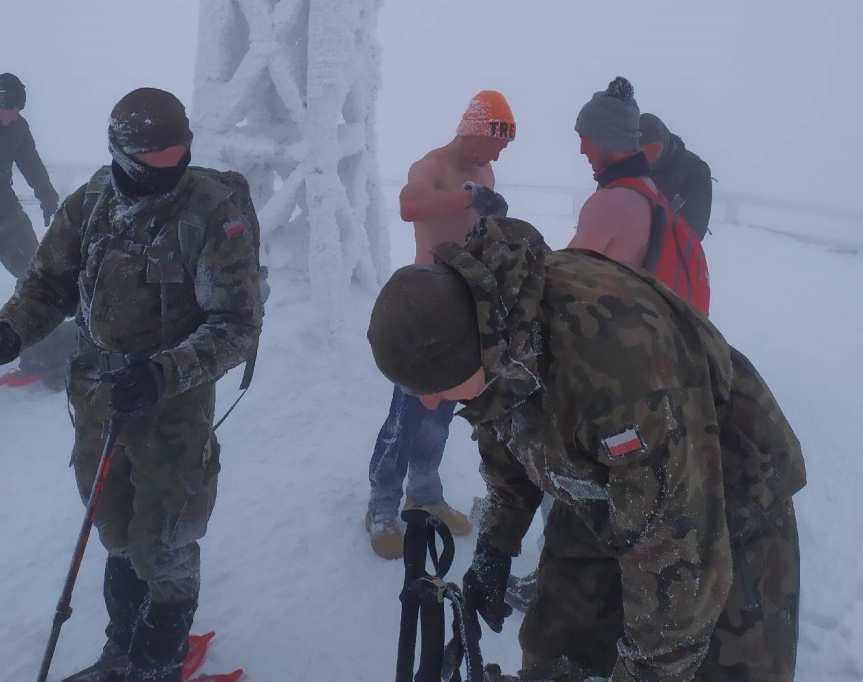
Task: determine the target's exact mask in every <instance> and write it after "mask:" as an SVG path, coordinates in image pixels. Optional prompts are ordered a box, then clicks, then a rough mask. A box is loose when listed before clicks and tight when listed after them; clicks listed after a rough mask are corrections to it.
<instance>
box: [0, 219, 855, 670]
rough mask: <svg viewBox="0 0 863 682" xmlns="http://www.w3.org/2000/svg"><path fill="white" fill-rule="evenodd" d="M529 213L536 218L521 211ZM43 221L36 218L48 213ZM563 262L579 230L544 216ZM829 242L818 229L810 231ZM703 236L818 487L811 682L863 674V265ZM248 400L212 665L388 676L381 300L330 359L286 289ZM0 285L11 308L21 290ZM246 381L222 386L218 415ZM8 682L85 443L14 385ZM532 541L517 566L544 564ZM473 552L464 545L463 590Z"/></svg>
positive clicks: (393, 607) (453, 442) (4, 429)
mask: <svg viewBox="0 0 863 682" xmlns="http://www.w3.org/2000/svg"><path fill="white" fill-rule="evenodd" d="M512 205H513V210H512V212H513V214H514V215H524V216H525V217H527V218H532V217H534V216H538V215H540V214H541V213H542V211H541V210H540V209H541V208H542V207H540V206H531V205H527V204H525V205H517V202H513V204H512ZM34 222H36V216H35V215H34ZM536 222H537V225H538V227H540V229H542V230H543V231H544V232H545V233H546V236H547V240H548V242H549V243H550V244H551V245H552V246H553V247H561V246H563V245H564V244H565V243H566V241H567V240H568V237H569V229H570V227H569V223H571V222H572V221H571V220H570V219H564V218H558V217H550V218H547V219H546V218H543V219H537V221H536ZM812 230H813V233H817V231H818V226H817V225H813V226H812ZM391 232H392V243H393V263H394V265H399V264H402V263H405V262H407V260H408V259H409V258H410V254H411V239H410V238H411V230H410V227H409V226H406V225H404V224H402V223H400V222H398V220H397V218H396V217H395V216H393V218H392V220H391ZM715 232H716V234H715V235H714V236H713V237H711V238H710V239H709V240H708V242H707V250H708V257H709V258H710V263H711V270H712V274H713V295H714V299H713V313H714V319H715V321H716V322H717V324H718V325H719V327H720V328H721V329H723V330H724V332H725V333H726V335H727V336H728V338H729V340H730V341H731V342H732V343H734V344H735V345H737V346H738V347H739V348H740V349H741V350H743V351H744V352H745V353H747V354H748V355H749V356H750V357H751V358H752V360H753V361H754V362H755V364H756V365H757V366H758V368H759V369H760V371H761V372H762V373H763V375H764V376H765V377H766V379H767V380H768V382H769V383H770V384H771V386H772V387H773V389H774V391H775V393H776V394H777V396H778V397H779V400H780V402H781V403H782V405H783V407H784V409H785V410H786V412H787V414H788V416H789V417H790V419H791V422H792V424H794V426H795V427H796V429H797V432H798V435H799V436H800V438H801V439H802V441H803V443H804V445H805V448H806V454H807V464H808V468H809V481H810V482H809V486H808V487H807V488H806V489H805V490H804V492H803V493H802V494H801V495H799V497H798V501H797V505H798V510H799V517H800V532H801V538H802V549H803V589H804V592H803V607H802V608H803V626H802V633H801V647H800V654H799V661H800V665H799V674H798V680H801V681H802V682H821V680H834V681H836V682H845V681H850V680H861V679H863V646H861V644H863V637H861V635H860V630H861V626H863V575H861V571H860V570H859V566H860V564H861V563H863V546H861V542H860V538H861V537H863V514H861V513H860V512H859V491H860V490H861V489H863V464H861V462H860V443H863V424H861V419H860V399H859V388H858V387H859V385H860V383H861V379H863V371H861V361H860V358H859V349H860V343H861V339H863V306H859V305H857V306H852V305H849V300H850V296H849V293H848V292H857V291H860V290H863V260H861V257H860V256H854V255H847V254H846V255H843V254H837V253H834V252H831V251H829V250H826V249H821V248H818V247H815V246H813V245H807V244H803V243H800V242H798V241H794V240H791V239H788V238H785V237H781V236H778V235H773V234H769V233H766V232H760V231H754V230H750V229H746V228H740V227H730V226H723V225H717V226H715ZM275 285H276V286H275V287H274V292H275V293H274V295H273V298H272V299H271V302H270V304H269V308H268V317H267V319H266V323H265V333H264V340H263V345H262V350H261V356H260V359H259V364H258V372H257V377H256V381H255V384H254V385H253V389H252V391H251V392H250V393H249V395H248V396H247V397H246V399H245V400H244V401H243V402H242V403H241V404H240V406H239V407H238V408H237V410H236V412H235V413H234V415H233V416H232V417H231V418H230V419H229V420H228V422H226V424H225V426H224V427H223V429H222V430H221V431H220V433H219V436H220V438H221V439H222V443H223V461H222V464H223V470H222V475H221V480H220V484H221V485H220V487H221V490H220V496H219V500H218V503H217V505H216V510H215V513H214V516H213V520H212V523H211V527H210V533H209V535H208V537H207V538H206V539H205V541H204V542H203V591H202V595H201V602H202V604H201V608H200V611H199V612H198V616H197V620H196V625H195V629H196V631H206V630H209V629H216V630H218V631H219V635H220V636H219V638H218V639H217V641H216V643H215V644H214V648H213V651H212V655H211V658H210V660H209V663H208V666H207V670H213V671H217V670H219V669H233V668H234V667H236V666H240V665H242V666H244V667H245V668H246V670H247V672H248V674H249V679H250V680H258V681H260V682H276V681H278V682H282V681H285V682H287V681H289V680H290V681H294V680H296V681H310V682H318V681H320V682H346V681H348V680H350V681H351V682H380V681H381V680H388V679H392V677H393V673H394V666H395V659H394V657H395V648H396V638H397V627H398V618H399V603H398V599H397V597H398V592H399V589H400V585H401V580H402V567H401V564H400V563H399V562H384V561H382V560H380V559H377V558H376V557H374V556H373V555H372V554H371V551H370V549H369V547H368V542H367V538H366V534H365V531H364V529H363V525H362V518H363V514H364V511H365V503H366V495H367V488H368V484H367V478H366V476H367V473H366V472H367V466H368V460H369V455H370V452H371V448H372V444H373V442H374V439H375V436H376V434H377V430H378V428H379V427H380V424H381V422H382V420H383V418H384V416H385V413H386V409H387V405H388V401H389V397H390V391H391V388H390V386H389V385H388V384H387V383H386V381H384V380H383V379H382V378H381V377H380V376H379V375H378V374H377V372H376V370H375V369H374V366H373V364H372V360H371V357H370V354H369V352H368V350H367V344H366V342H365V328H366V323H367V319H368V312H369V310H370V307H371V298H370V297H368V296H367V295H364V294H361V293H356V294H355V300H354V301H352V302H351V303H352V305H350V306H347V308H349V309H350V310H351V318H350V319H349V325H351V326H352V329H353V333H352V336H351V337H350V338H348V339H346V340H344V341H343V342H341V343H340V344H338V345H333V346H328V345H327V343H326V339H324V338H323V337H322V336H321V334H320V333H319V332H318V330H322V329H324V326H323V325H321V324H320V321H319V320H318V319H317V316H316V313H315V311H313V310H312V309H311V305H310V303H308V302H307V301H305V300H304V295H303V292H298V291H295V290H292V289H291V288H290V286H288V285H287V284H286V283H280V282H279V281H278V280H276V282H275ZM11 286H12V283H11V279H10V278H9V277H8V276H7V275H6V274H5V273H0V299H5V297H6V295H7V294H8V293H9V292H10V291H11ZM238 383H239V376H237V375H236V374H235V375H233V376H229V377H228V378H226V379H225V380H223V381H222V383H221V385H220V403H221V404H222V405H226V404H227V403H228V402H229V401H230V400H231V399H232V398H233V396H234V389H235V386H236V385H237V384H238ZM0 433H2V445H0V471H2V475H0V518H2V519H3V522H2V524H0V547H2V548H3V549H2V551H0V605H2V606H0V662H2V663H3V665H2V666H0V669H2V672H0V682H5V681H6V680H9V681H11V680H24V679H32V678H33V677H34V676H35V674H36V670H37V668H38V663H39V660H40V658H41V655H42V648H43V646H44V641H45V637H46V636H47V633H48V630H49V627H50V622H51V618H52V615H53V609H54V605H55V603H56V599H57V596H58V594H59V591H60V589H61V582H62V578H63V576H64V574H65V571H66V566H67V560H68V556H69V553H70V551H71V549H72V545H73V542H74V538H75V534H76V532H77V528H78V525H79V523H80V519H81V513H82V507H81V505H80V502H79V501H78V498H77V493H76V491H75V485H74V481H73V477H72V473H71V471H70V470H69V469H68V468H67V467H66V464H67V462H68V458H69V451H70V447H71V434H72V430H71V427H70V424H69V420H68V418H67V416H66V412H65V402H64V399H63V397H61V396H59V395H54V394H46V393H43V392H41V391H39V390H37V389H19V390H15V391H12V390H9V389H0ZM477 463H478V457H477V455H476V452H475V447H474V444H473V443H472V442H471V441H470V440H469V432H468V429H467V428H466V425H465V424H464V423H463V422H462V421H461V420H457V421H456V422H454V427H453V429H452V433H451V437H450V443H449V446H448V448H447V455H446V457H445V459H444V465H443V470H442V473H443V477H444V482H445V490H446V495H447V498H448V500H449V501H450V502H451V503H453V504H454V505H455V506H457V507H460V508H463V509H467V508H469V507H470V504H471V500H472V499H473V497H474V496H475V495H479V494H481V491H482V484H481V481H480V478H479V475H478V473H477ZM538 532H539V528H538V526H537V524H534V528H533V529H532V531H531V534H532V537H531V538H529V539H528V540H527V541H526V542H525V550H526V551H525V553H524V555H523V557H521V558H519V559H518V560H517V561H516V566H515V570H516V571H519V572H522V571H527V570H529V569H530V568H531V567H532V565H533V563H534V562H535V561H536V559H537V552H536V543H535V541H534V540H535V538H536V535H537V533H538ZM472 544H473V539H471V538H468V539H459V540H457V558H456V565H455V568H454V569H453V572H452V574H451V576H452V577H453V578H456V577H458V576H460V575H461V574H462V573H463V572H464V570H465V568H466V565H467V563H468V562H469V559H470V555H471V550H472ZM103 560H104V552H103V550H102V549H101V547H100V546H99V545H98V542H95V541H94V542H93V543H92V544H91V546H90V548H89V551H88V555H87V559H86V561H85V563H84V566H83V568H82V571H81V579H80V582H79V585H78V588H77V591H76V593H75V597H74V600H73V606H74V607H75V609H76V610H75V614H74V616H73V618H72V620H71V621H69V622H68V623H67V624H66V626H65V628H64V631H63V636H62V638H61V641H60V645H59V648H58V653H57V656H56V659H55V660H56V662H55V666H54V671H55V673H54V678H53V679H55V680H56V679H59V677H60V676H61V673H66V674H68V673H69V672H71V671H73V670H75V669H77V668H79V667H81V666H83V665H84V664H86V663H89V662H90V661H91V659H92V658H93V657H94V656H95V655H96V653H97V651H98V649H99V647H100V646H101V644H102V633H101V630H102V628H103V627H104V624H105V623H104V621H105V616H104V607H103V605H102V603H101V571H102V562H103ZM519 623H520V618H519V617H513V618H512V619H510V620H509V621H508V623H507V625H506V628H505V630H504V632H503V634H502V635H494V634H492V633H488V632H487V633H486V635H485V637H484V639H483V647H484V651H485V654H486V659H487V660H489V661H498V662H500V663H501V664H502V666H503V667H504V669H509V670H514V669H516V668H517V667H518V664H519V651H518V644H517V629H518V625H519Z"/></svg>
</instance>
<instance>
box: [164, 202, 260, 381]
mask: <svg viewBox="0 0 863 682" xmlns="http://www.w3.org/2000/svg"><path fill="white" fill-rule="evenodd" d="M251 232H252V230H251V229H249V227H248V226H247V225H246V224H245V223H244V221H243V216H242V212H241V210H240V209H239V208H237V207H234V206H233V205H232V204H225V205H223V207H222V208H220V209H219V210H217V211H215V212H214V214H213V216H212V217H211V219H210V222H209V225H208V227H207V237H206V241H205V243H204V246H203V248H202V250H201V254H200V256H199V257H198V264H197V270H196V274H195V297H196V298H197V301H198V305H199V306H200V308H201V310H202V311H203V312H204V314H205V315H206V319H205V321H204V323H203V324H201V325H200V326H199V327H198V328H197V329H196V330H195V331H194V332H193V333H192V334H191V335H189V336H188V337H186V338H185V339H183V340H182V341H181V342H180V343H178V344H177V345H176V346H174V347H173V348H169V349H168V350H165V351H160V352H159V353H156V354H155V355H154V356H153V360H155V361H156V362H158V363H159V364H160V365H162V369H163V372H164V376H165V391H166V395H168V396H173V395H177V394H179V393H183V392H184V391H188V390H189V389H191V388H194V387H195V386H198V385H200V384H204V383H208V382H213V381H216V380H217V379H219V378H220V377H222V376H223V375H224V374H225V373H226V372H227V371H228V370H230V369H232V368H233V367H236V366H237V365H239V364H240V363H241V362H243V361H244V360H245V359H246V358H247V357H248V356H249V355H250V354H251V353H252V351H253V350H254V348H255V346H256V344H257V341H258V336H259V335H260V333H261V321H262V318H263V309H262V305H261V297H260V287H259V284H258V264H257V254H256V252H255V247H254V238H253V235H252V234H251Z"/></svg>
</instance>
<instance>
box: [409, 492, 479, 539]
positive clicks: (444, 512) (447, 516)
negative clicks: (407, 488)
mask: <svg viewBox="0 0 863 682" xmlns="http://www.w3.org/2000/svg"><path fill="white" fill-rule="evenodd" d="M405 509H422V510H424V511H427V512H428V513H429V514H431V515H432V516H437V517H438V518H439V519H440V520H441V521H443V522H444V523H445V524H446V525H447V526H448V527H449V529H450V532H451V533H452V534H453V535H470V532H471V531H472V530H473V524H472V523H471V522H470V519H469V518H468V517H467V516H465V515H464V514H462V513H461V512H460V511H457V510H455V509H453V508H452V507H450V506H449V505H448V504H447V503H446V500H441V501H440V502H433V503H432V504H416V503H415V502H413V501H412V500H410V499H408V500H405Z"/></svg>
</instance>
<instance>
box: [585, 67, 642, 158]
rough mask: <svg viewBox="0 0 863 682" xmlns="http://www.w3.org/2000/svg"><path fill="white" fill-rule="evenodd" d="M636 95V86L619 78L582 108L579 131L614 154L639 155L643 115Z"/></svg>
mask: <svg viewBox="0 0 863 682" xmlns="http://www.w3.org/2000/svg"><path fill="white" fill-rule="evenodd" d="M634 95H635V89H634V88H633V87H632V83H630V82H629V81H628V80H626V79H625V78H624V77H623V76H618V77H617V78H615V79H614V80H613V81H611V83H609V84H608V88H606V89H605V90H603V91H602V92H597V93H595V94H594V95H593V97H592V98H591V99H590V101H589V102H588V103H587V104H585V105H584V106H583V107H582V108H581V111H580V112H579V114H578V119H577V120H576V122H575V129H576V131H577V132H578V133H579V135H581V136H582V137H587V138H589V139H591V140H593V141H594V142H596V143H597V144H599V145H601V146H603V147H605V148H606V149H608V150H609V151H612V152H621V153H622V152H629V151H638V148H639V141H640V138H641V131H640V125H639V123H640V122H639V116H640V112H639V110H638V102H636V101H635V96H634Z"/></svg>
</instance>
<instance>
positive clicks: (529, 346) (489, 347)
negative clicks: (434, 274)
mask: <svg viewBox="0 0 863 682" xmlns="http://www.w3.org/2000/svg"><path fill="white" fill-rule="evenodd" d="M548 251H549V248H548V246H547V245H546V243H545V240H544V239H543V238H542V235H541V234H540V233H539V232H538V231H537V230H536V228H534V227H533V226H532V225H530V224H529V223H527V222H525V221H523V220H517V219H514V218H500V217H496V218H491V217H489V218H483V219H481V220H480V221H479V222H478V223H477V225H476V227H475V228H474V229H473V231H472V232H471V234H470V235H469V236H468V239H467V242H466V243H465V244H464V245H459V244H456V243H454V242H447V243H444V244H441V245H439V246H438V247H436V248H435V249H434V255H435V259H436V260H437V261H438V262H439V263H442V264H444V265H447V266H449V267H451V268H452V269H453V270H455V271H456V272H458V273H459V275H461V276H462V277H463V278H464V280H465V282H467V285H468V287H469V288H470V290H471V293H472V295H473V298H474V301H475V302H476V311H477V323H478V325H479V332H480V345H481V353H482V365H483V368H484V369H485V372H486V377H487V380H488V384H487V387H486V389H485V390H484V391H483V393H482V394H481V395H479V396H478V397H477V398H474V399H473V400H471V401H469V402H468V403H467V405H466V407H465V408H464V409H462V410H461V411H460V412H459V415H460V416H462V417H464V418H465V419H467V420H468V421H469V422H470V423H471V424H474V425H475V424H479V423H482V422H485V421H489V420H492V419H495V418H497V417H499V416H501V415H502V414H505V413H506V412H509V411H510V410H512V409H514V408H516V407H518V406H519V405H521V404H522V403H524V402H525V401H526V400H527V399H528V398H530V397H531V396H532V395H533V394H535V393H536V392H537V391H539V390H541V388H542V380H541V378H540V375H539V358H540V354H541V351H542V328H543V323H542V312H541V309H540V303H541V300H542V295H543V290H544V286H545V254H546V253H547V252H548Z"/></svg>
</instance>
